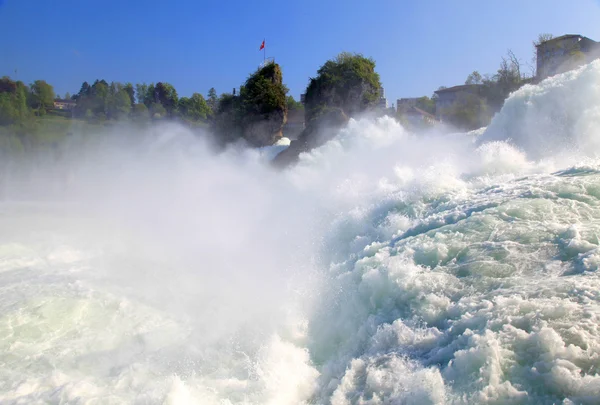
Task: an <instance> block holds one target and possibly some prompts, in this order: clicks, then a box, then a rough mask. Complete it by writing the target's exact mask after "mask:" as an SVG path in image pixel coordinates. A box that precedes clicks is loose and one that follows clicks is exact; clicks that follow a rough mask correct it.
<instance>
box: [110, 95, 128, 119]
mask: <svg viewBox="0 0 600 405" xmlns="http://www.w3.org/2000/svg"><path fill="white" fill-rule="evenodd" d="M130 111H131V99H130V98H129V93H128V92H127V91H126V90H125V89H124V88H122V89H120V90H118V91H117V93H116V94H111V95H110V96H109V97H108V100H107V116H108V118H111V119H121V118H123V117H125V116H127V115H128V114H129V112H130Z"/></svg>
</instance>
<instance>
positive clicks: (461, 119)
mask: <svg viewBox="0 0 600 405" xmlns="http://www.w3.org/2000/svg"><path fill="white" fill-rule="evenodd" d="M442 114H443V116H444V117H445V118H444V119H445V120H446V121H447V122H449V123H450V124H452V125H454V126H456V127H458V128H460V129H464V130H473V129H477V128H480V127H482V126H485V125H486V124H487V123H488V122H489V119H490V116H489V111H488V106H487V103H486V101H485V99H484V98H483V97H481V96H479V95H477V94H473V93H467V92H463V93H459V94H458V96H457V97H456V101H455V102H454V103H453V104H452V105H451V106H450V107H448V108H447V109H445V110H444V111H442Z"/></svg>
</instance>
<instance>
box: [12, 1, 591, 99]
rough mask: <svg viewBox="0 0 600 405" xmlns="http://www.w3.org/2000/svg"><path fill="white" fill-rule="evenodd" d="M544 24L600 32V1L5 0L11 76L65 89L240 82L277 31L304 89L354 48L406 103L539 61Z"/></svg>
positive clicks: (288, 73) (284, 61) (277, 53)
mask: <svg viewBox="0 0 600 405" xmlns="http://www.w3.org/2000/svg"><path fill="white" fill-rule="evenodd" d="M541 32H549V33H552V34H554V35H562V34H566V33H571V34H577V33H578V34H582V35H585V36H588V37H590V38H592V39H595V40H600V0H573V1H564V0H519V1H516V0H501V1H491V0H490V1H484V0H479V1H472V0H455V1H450V0H439V1H433V0H419V1H417V0H413V1H402V0H362V1H355V0H319V1H315V0H302V1H292V2H287V1H281V0H279V1H247V0H244V1H242V0H230V1H227V0H225V1H198V0H176V1H156V0H145V1H141V0H102V1H100V0H62V1H48V0H43V1H42V0H0V76H3V75H9V76H11V77H13V78H14V77H15V69H17V75H16V77H17V78H18V79H19V80H23V81H24V82H26V83H30V82H32V81H33V80H35V79H44V80H46V81H48V82H49V83H50V84H52V85H53V86H54V87H55V90H56V91H57V92H58V93H59V94H61V95H64V93H65V92H67V91H68V92H70V93H76V92H77V91H78V90H79V88H80V86H81V83H82V82H83V81H89V82H93V81H94V80H95V79H96V78H104V79H105V80H107V81H109V82H110V81H119V82H133V83H141V82H146V83H150V82H157V81H166V82H169V83H171V84H173V85H174V86H175V88H176V89H177V91H178V93H179V95H180V96H189V95H191V93H193V92H200V93H202V94H206V93H207V91H208V89H209V88H210V87H215V88H216V89H217V92H218V93H222V92H230V91H231V89H232V88H233V87H239V85H240V84H242V83H243V82H244V80H245V79H246V77H247V76H248V74H249V73H251V72H252V71H254V70H255V69H256V68H257V66H258V64H259V63H260V62H261V61H262V58H263V54H262V52H259V50H258V48H259V46H260V43H261V41H262V40H263V38H266V44H267V56H271V57H275V60H276V61H277V62H278V63H280V64H281V66H282V68H283V74H284V81H285V83H286V84H287V86H288V87H289V88H290V93H291V94H292V95H293V96H294V97H295V98H296V99H298V98H299V95H300V93H302V92H303V90H304V88H305V87H306V85H307V83H308V79H309V77H311V76H314V75H315V72H316V71H317V69H318V68H319V66H320V65H322V64H323V63H324V62H325V61H326V60H327V59H329V58H331V57H333V56H335V55H336V54H338V53H339V52H341V51H351V52H360V53H363V54H364V55H366V56H371V57H373V58H374V59H375V61H376V62H377V71H378V72H379V74H380V75H381V79H382V83H383V85H384V88H385V90H386V96H387V97H388V100H389V101H390V102H394V103H395V100H396V99H397V98H399V97H412V96H421V95H431V94H432V92H433V91H434V90H436V89H437V88H438V87H439V86H442V85H444V86H452V85H455V84H461V83H463V82H464V80H465V78H466V76H467V75H468V74H469V73H470V72H472V71H473V70H478V71H479V72H481V73H482V74H484V73H494V72H495V70H496V69H497V67H498V65H499V62H500V60H501V57H502V56H503V55H504V54H505V53H506V51H507V50H508V49H512V50H513V52H514V53H515V54H516V55H517V56H518V57H519V58H520V59H521V60H522V62H523V63H531V58H532V55H533V49H532V41H533V40H534V39H535V38H537V35H538V34H539V33H541Z"/></svg>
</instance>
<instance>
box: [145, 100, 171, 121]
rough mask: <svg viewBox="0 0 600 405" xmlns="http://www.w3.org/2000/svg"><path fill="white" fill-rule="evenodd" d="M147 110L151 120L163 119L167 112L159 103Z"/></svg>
mask: <svg viewBox="0 0 600 405" xmlns="http://www.w3.org/2000/svg"><path fill="white" fill-rule="evenodd" d="M148 110H149V111H150V114H151V115H152V118H164V117H166V116H167V110H166V109H165V107H163V105H162V104H160V103H153V104H151V105H150V108H148Z"/></svg>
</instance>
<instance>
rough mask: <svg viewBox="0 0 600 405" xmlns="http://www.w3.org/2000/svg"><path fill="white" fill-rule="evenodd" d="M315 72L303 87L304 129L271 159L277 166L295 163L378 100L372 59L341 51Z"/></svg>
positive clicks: (377, 83)
mask: <svg viewBox="0 0 600 405" xmlns="http://www.w3.org/2000/svg"><path fill="white" fill-rule="evenodd" d="M317 73H318V75H317V77H316V78H312V79H311V80H310V83H309V85H308V87H307V89H306V96H305V121H306V123H307V125H306V129H305V130H304V131H303V132H302V133H301V134H300V136H299V137H298V140H297V141H294V142H292V143H291V145H290V147H289V148H288V149H286V150H284V151H283V152H281V153H280V154H279V155H277V156H276V157H275V159H274V160H273V161H272V163H273V164H274V165H275V166H276V167H279V168H282V167H285V166H287V165H289V164H293V163H295V162H296V161H297V160H298V157H299V155H300V153H302V152H307V151H310V150H311V149H314V148H316V147H318V146H320V145H322V144H323V143H325V142H327V141H328V140H330V139H331V138H332V137H334V136H335V135H336V134H337V132H338V131H339V129H340V128H341V127H343V126H344V125H346V124H347V122H348V117H352V116H356V115H358V114H360V113H362V112H364V111H366V110H369V109H370V108H372V107H374V106H376V104H377V101H378V100H379V95H380V94H381V83H380V80H379V75H378V74H377V72H375V62H374V61H373V60H372V59H368V58H365V57H363V56H362V55H353V54H348V53H342V54H340V55H338V56H337V57H336V58H335V59H334V60H329V61H327V62H326V63H325V64H324V65H323V66H321V68H320V69H319V71H318V72H317Z"/></svg>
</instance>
